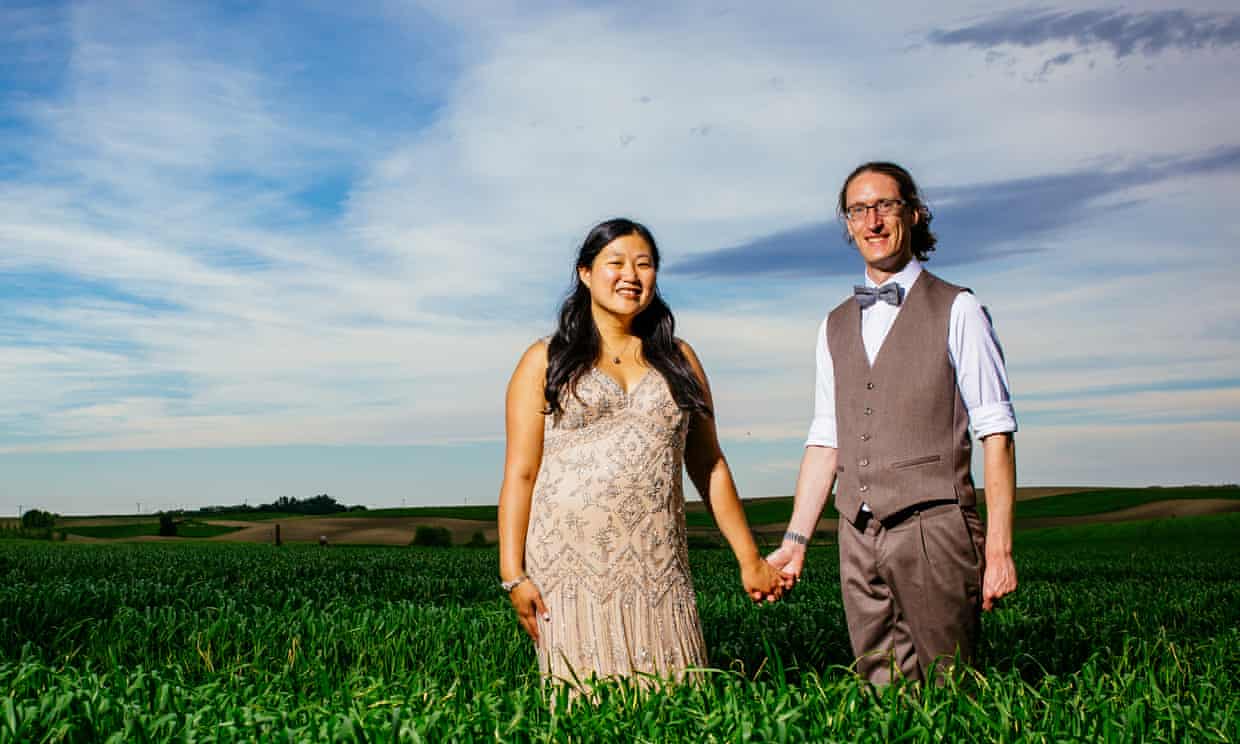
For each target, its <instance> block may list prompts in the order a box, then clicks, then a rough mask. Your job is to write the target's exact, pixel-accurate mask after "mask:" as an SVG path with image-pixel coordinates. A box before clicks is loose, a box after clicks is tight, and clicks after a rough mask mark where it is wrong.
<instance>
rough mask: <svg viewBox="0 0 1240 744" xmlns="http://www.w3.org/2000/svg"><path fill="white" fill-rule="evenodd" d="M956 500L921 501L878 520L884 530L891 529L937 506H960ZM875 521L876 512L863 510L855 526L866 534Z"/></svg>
mask: <svg viewBox="0 0 1240 744" xmlns="http://www.w3.org/2000/svg"><path fill="white" fill-rule="evenodd" d="M959 503H960V502H959V501H957V500H956V499H933V500H931V501H919V502H918V503H916V504H913V505H912V506H906V507H904V508H903V509H901V510H899V511H896V512H892V513H891V514H888V515H887V516H886V517H885V518H883V519H880V520H878V523H879V524H881V525H882V526H883V529H887V530H889V529H891V528H892V527H896V526H898V525H899V524H900V523H902V522H904V521H906V520H907V519H908V518H909V517H914V516H916V515H918V514H920V513H921V512H924V511H926V510H927V509H933V508H934V507H936V506H947V505H948V504H959ZM871 519H875V516H874V512H871V511H865V510H862V511H861V514H860V515H858V516H857V519H856V521H855V522H853V525H854V526H855V527H856V528H857V529H858V530H859V531H861V532H865V528H866V527H867V526H868V525H869V524H870V520H871Z"/></svg>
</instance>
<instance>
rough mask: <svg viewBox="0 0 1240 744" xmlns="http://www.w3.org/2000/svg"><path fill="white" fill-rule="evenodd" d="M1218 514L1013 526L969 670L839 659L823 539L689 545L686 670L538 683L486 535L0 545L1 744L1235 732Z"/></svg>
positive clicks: (1238, 661)
mask: <svg viewBox="0 0 1240 744" xmlns="http://www.w3.org/2000/svg"><path fill="white" fill-rule="evenodd" d="M1237 535H1240V515H1235V514H1232V515H1224V516H1216V517H1202V518H1191V519H1179V520H1166V521H1162V522H1148V523H1127V524H1121V525H1099V526H1091V527H1080V528H1076V527H1073V528H1062V529H1055V530H1045V531H1037V532H1031V533H1023V534H1021V535H1019V536H1018V543H1017V551H1018V555H1017V559H1018V565H1019V568H1020V571H1021V586H1020V589H1019V591H1018V593H1017V594H1016V595H1015V596H1013V597H1012V598H1010V599H1009V600H1008V601H1005V602H1004V603H1003V605H1002V606H1001V608H1000V609H998V610H997V611H995V612H994V613H991V614H990V615H988V616H987V617H986V620H985V626H984V640H983V646H982V649H981V654H980V656H981V658H980V660H979V666H980V670H979V671H978V672H976V673H971V674H967V675H964V676H962V677H961V678H960V679H959V680H957V681H955V682H953V684H952V685H950V686H948V687H946V688H941V689H940V688H934V687H931V688H925V689H923V688H921V687H915V686H904V685H895V686H892V687H889V688H886V689H883V690H877V691H876V690H873V689H872V688H869V687H867V686H866V685H864V684H861V683H859V682H858V681H857V680H856V679H855V678H854V677H853V676H852V675H851V674H850V672H849V670H848V668H847V665H848V663H849V661H850V655H849V651H848V639H847V633H846V630H845V627H844V621H843V610H842V608H841V604H840V598H839V587H838V584H837V578H838V575H837V573H836V568H835V564H836V561H835V556H834V554H833V553H832V551H831V549H829V548H820V549H814V550H813V551H812V553H811V562H810V563H809V569H808V572H807V575H806V578H805V580H804V581H803V582H802V584H801V585H800V586H799V587H798V588H797V590H796V591H795V593H794V595H793V596H792V597H791V598H790V599H789V600H788V601H786V602H783V603H780V604H776V605H771V606H762V607H755V606H752V605H751V604H750V603H749V601H748V600H747V599H745V598H744V597H743V596H742V595H741V593H740V592H739V590H738V585H737V581H736V570H735V567H734V565H733V564H732V561H731V559H730V554H728V553H727V552H726V551H699V552H695V553H694V554H693V555H692V560H693V572H694V580H695V585H696V588H697V592H698V597H699V600H698V601H699V609H700V612H701V617H702V623H703V628H704V631H705V636H706V642H707V647H708V649H709V652H710V663H711V666H712V667H713V668H714V669H715V670H716V671H712V672H709V673H707V674H705V675H704V676H703V678H702V680H701V681H699V682H698V683H696V684H691V685H681V686H674V687H667V688H664V689H659V690H654V691H644V690H639V689H636V688H634V687H632V686H627V685H623V684H616V685H605V686H602V687H601V688H600V689H599V692H598V697H597V699H596V700H595V701H593V702H591V703H583V702H581V701H577V702H576V703H570V702H569V701H568V700H567V699H566V698H565V696H563V695H562V694H556V692H555V691H554V690H553V689H549V688H544V687H543V686H542V685H540V683H539V680H538V677H537V672H536V666H535V664H534V657H533V653H532V651H531V648H530V644H529V642H528V641H527V640H526V639H525V638H524V637H523V636H522V635H521V634H520V632H519V631H518V628H517V625H516V622H515V621H514V618H513V616H512V612H511V610H510V609H509V608H508V605H507V602H506V599H504V598H503V597H502V596H501V595H500V593H499V592H498V590H497V589H496V587H495V578H494V574H495V560H496V558H495V552H494V550H433V549H416V548H386V549H385V548H328V549H321V548H317V547H311V546H286V547H284V548H282V549H280V548H275V547H272V546H267V545H232V544H209V543H197V544H194V543H189V544H165V543H160V544H105V545H93V544H60V543H38V542H20V541H8V542H5V543H0V578H2V579H3V580H2V581H0V743H3V742H31V741H82V742H86V741H103V740H112V741H126V742H128V741H255V740H260V741H302V740H313V741H393V740H401V741H433V742H443V741H473V740H500V741H593V740H616V741H651V742H655V741H658V742H668V741H694V742H708V741H719V742H724V741H742V740H753V741H810V740H812V741H823V740H827V741H831V740H834V741H895V740H901V741H943V740H947V741H970V740H974V741H1075V740H1105V741H1182V740H1191V741H1218V742H1223V741H1240V702H1238V701H1240V578H1238V577H1240V549H1237V547H1236V540H1235V538H1236V536H1237Z"/></svg>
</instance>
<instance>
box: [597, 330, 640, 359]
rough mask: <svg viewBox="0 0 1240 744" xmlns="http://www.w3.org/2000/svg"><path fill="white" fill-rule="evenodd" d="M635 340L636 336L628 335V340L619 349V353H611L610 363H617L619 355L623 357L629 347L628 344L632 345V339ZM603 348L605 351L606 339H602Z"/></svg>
mask: <svg viewBox="0 0 1240 744" xmlns="http://www.w3.org/2000/svg"><path fill="white" fill-rule="evenodd" d="M600 340H601V339H600ZM636 340H637V336H629V341H628V343H626V344H625V345H624V348H623V349H621V350H620V353H619V354H613V355H612V357H611V363H612V364H619V363H620V358H621V357H623V356H624V355H625V354H627V353H629V347H630V346H632V345H633V342H634V341H636ZM603 349H604V350H605V351H606V350H607V342H606V341H604V342H603ZM608 353H610V352H608Z"/></svg>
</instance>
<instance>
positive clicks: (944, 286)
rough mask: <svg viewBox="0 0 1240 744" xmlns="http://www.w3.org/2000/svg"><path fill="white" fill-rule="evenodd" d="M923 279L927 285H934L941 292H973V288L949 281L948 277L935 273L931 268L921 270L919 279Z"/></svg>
mask: <svg viewBox="0 0 1240 744" xmlns="http://www.w3.org/2000/svg"><path fill="white" fill-rule="evenodd" d="M923 279H924V280H925V281H926V285H927V286H928V287H933V288H934V289H935V290H937V291H939V292H950V293H951V294H960V293H961V292H969V293H972V292H973V290H971V289H969V288H968V287H966V286H963V285H961V284H953V283H951V282H949V281H947V280H946V279H944V278H943V277H941V276H939V275H938V274H935V273H934V272H932V271H930V270H929V269H922V270H921V277H920V278H919V279H918V280H917V281H922V280H923Z"/></svg>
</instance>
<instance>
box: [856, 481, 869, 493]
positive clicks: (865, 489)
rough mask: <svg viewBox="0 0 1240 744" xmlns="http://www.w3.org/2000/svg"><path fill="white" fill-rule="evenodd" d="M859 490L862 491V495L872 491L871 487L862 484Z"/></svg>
mask: <svg viewBox="0 0 1240 744" xmlns="http://www.w3.org/2000/svg"><path fill="white" fill-rule="evenodd" d="M858 490H860V491H861V492H862V493H865V492H866V491H868V490H870V487H869V486H868V485H866V484H865V483H862V484H861V488H860V489H858Z"/></svg>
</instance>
